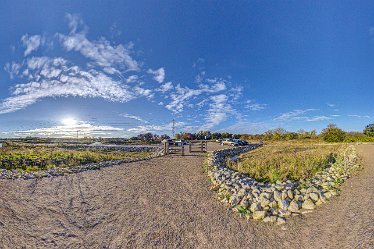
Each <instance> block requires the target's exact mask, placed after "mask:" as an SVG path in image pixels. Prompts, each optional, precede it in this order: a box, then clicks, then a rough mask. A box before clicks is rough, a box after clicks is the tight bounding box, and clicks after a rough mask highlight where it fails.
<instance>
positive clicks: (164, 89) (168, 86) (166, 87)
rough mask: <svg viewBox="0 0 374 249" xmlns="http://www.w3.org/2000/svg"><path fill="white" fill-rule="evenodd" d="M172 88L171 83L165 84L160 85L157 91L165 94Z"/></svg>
mask: <svg viewBox="0 0 374 249" xmlns="http://www.w3.org/2000/svg"><path fill="white" fill-rule="evenodd" d="M173 88H174V86H173V83H171V82H166V83H165V84H163V85H161V86H160V88H159V89H158V90H159V91H160V92H162V93H165V92H167V91H170V90H172V89H173Z"/></svg>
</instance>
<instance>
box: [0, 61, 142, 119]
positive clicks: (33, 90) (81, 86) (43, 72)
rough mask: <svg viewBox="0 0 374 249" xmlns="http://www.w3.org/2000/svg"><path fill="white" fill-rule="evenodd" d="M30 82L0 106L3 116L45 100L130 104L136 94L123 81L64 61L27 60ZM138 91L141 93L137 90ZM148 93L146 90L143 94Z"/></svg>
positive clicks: (18, 88)
mask: <svg viewBox="0 0 374 249" xmlns="http://www.w3.org/2000/svg"><path fill="white" fill-rule="evenodd" d="M28 70H29V71H30V73H29V78H30V79H31V81H30V82H28V83H24V84H17V85H16V86H15V87H14V90H13V92H12V96H10V97H8V98H6V99H4V100H3V101H2V103H1V104H0V114H2V113H8V112H14V111H16V110H20V109H23V108H25V107H27V106H29V105H31V104H34V103H35V102H36V101H38V100H39V99H42V98H46V97H68V96H74V97H89V98H96V97H97V98H103V99H106V100H109V101H118V102H127V101H129V100H131V99H134V98H135V97H136V96H135V94H134V93H133V92H132V91H130V90H129V89H128V87H126V86H122V84H121V82H120V81H118V80H115V79H113V78H111V77H109V76H108V75H106V74H104V73H102V72H99V71H96V70H93V69H91V70H90V71H84V70H82V69H80V68H79V67H78V66H71V64H70V63H69V62H67V61H66V60H64V59H62V58H46V57H38V58H35V57H33V58H31V59H30V60H29V61H28ZM138 92H139V91H138ZM141 94H143V95H146V94H149V93H148V92H147V91H146V90H143V92H142V93H141Z"/></svg>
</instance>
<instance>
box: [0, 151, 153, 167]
mask: <svg viewBox="0 0 374 249" xmlns="http://www.w3.org/2000/svg"><path fill="white" fill-rule="evenodd" d="M150 155H151V153H150V152H125V151H119V150H118V151H105V150H100V149H76V150H69V149H63V148H58V147H44V146H36V147H18V146H17V147H12V146H9V147H4V148H0V169H7V170H22V171H39V170H45V169H48V168H52V167H70V166H78V165H82V164H87V163H97V162H103V161H110V160H121V159H126V158H143V157H147V156H150Z"/></svg>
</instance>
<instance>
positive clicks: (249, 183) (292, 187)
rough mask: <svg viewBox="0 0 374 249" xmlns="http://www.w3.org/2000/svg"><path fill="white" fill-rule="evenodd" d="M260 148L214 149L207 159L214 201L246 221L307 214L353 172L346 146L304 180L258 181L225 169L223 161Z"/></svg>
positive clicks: (353, 163) (351, 153)
mask: <svg viewBox="0 0 374 249" xmlns="http://www.w3.org/2000/svg"><path fill="white" fill-rule="evenodd" d="M259 146H260V145H258V144H254V145H249V146H245V147H237V148H232V149H223V150H218V151H215V152H213V153H212V155H211V157H210V159H209V165H210V167H209V171H208V176H209V178H210V180H211V182H212V189H213V190H215V191H217V194H218V198H219V199H220V200H221V201H222V202H225V203H228V204H229V205H230V206H231V207H232V209H233V210H234V211H236V212H238V213H240V215H241V216H243V217H246V218H247V219H250V218H253V219H256V220H263V221H264V222H277V223H278V224H283V223H284V222H285V221H286V218H288V217H290V216H296V215H301V214H305V213H308V212H311V210H312V209H314V208H315V207H316V206H318V205H321V204H323V203H326V202H327V201H328V200H329V199H330V198H331V197H332V196H334V195H336V194H337V193H338V191H339V186H340V185H341V184H342V183H343V182H344V180H345V179H347V178H348V177H349V176H350V174H351V173H352V172H353V171H354V170H356V169H357V168H358V167H359V165H358V164H357V154H356V150H355V148H354V147H353V146H349V147H348V148H347V149H346V151H345V152H344V155H342V156H341V160H338V161H337V162H336V163H335V164H333V165H332V166H331V167H329V168H327V169H325V170H324V171H322V172H319V173H318V174H316V175H315V177H313V178H312V179H308V180H305V181H290V180H288V181H285V182H280V181H277V182H276V183H269V182H259V181H257V180H256V179H254V178H251V177H248V176H246V175H244V174H241V173H239V172H237V171H235V170H231V169H229V168H228V167H226V160H227V159H229V158H230V157H233V156H237V155H239V154H241V153H245V152H247V151H250V150H253V149H256V148H257V147H259Z"/></svg>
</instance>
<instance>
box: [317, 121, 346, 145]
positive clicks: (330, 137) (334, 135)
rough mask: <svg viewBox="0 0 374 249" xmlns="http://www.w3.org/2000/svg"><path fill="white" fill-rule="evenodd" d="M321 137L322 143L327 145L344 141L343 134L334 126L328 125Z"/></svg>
mask: <svg viewBox="0 0 374 249" xmlns="http://www.w3.org/2000/svg"><path fill="white" fill-rule="evenodd" d="M321 136H322V138H323V140H324V141H326V142H329V143H335V142H343V141H344V139H345V132H344V131H343V130H342V129H340V128H338V127H337V126H336V125H335V124H329V125H328V126H327V128H325V129H323V131H322V133H321Z"/></svg>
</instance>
